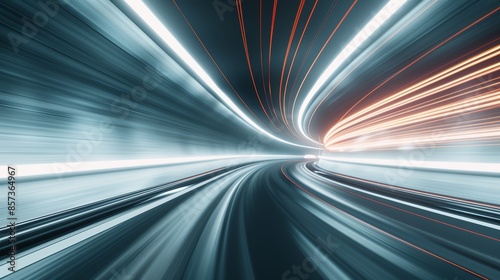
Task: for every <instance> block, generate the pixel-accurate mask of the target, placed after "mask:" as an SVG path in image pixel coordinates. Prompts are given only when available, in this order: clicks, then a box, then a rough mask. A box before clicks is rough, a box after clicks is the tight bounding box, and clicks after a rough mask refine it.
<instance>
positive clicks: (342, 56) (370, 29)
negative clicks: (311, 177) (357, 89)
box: [297, 0, 406, 145]
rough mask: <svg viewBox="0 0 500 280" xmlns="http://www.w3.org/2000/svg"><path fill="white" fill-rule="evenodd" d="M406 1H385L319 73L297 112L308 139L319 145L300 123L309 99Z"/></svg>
mask: <svg viewBox="0 0 500 280" xmlns="http://www.w3.org/2000/svg"><path fill="white" fill-rule="evenodd" d="M405 2H406V0H391V1H389V3H387V4H386V5H385V6H384V7H383V8H382V9H381V10H380V11H379V12H378V13H377V14H376V15H375V16H374V17H373V18H372V19H371V20H370V22H368V24H367V25H366V26H365V27H364V28H363V29H361V31H360V32H359V33H358V34H357V35H356V36H355V37H354V38H353V39H352V40H351V41H350V42H349V43H348V44H347V46H346V47H345V48H344V49H343V50H342V51H341V52H340V53H339V54H338V55H337V57H336V58H335V59H334V60H333V61H332V62H331V63H330V65H329V66H328V67H327V68H326V70H325V71H324V72H323V74H321V76H320V77H319V79H318V80H317V81H316V83H315V84H314V85H313V87H312V88H311V90H310V91H309V93H308V94H307V95H306V98H305V99H304V102H303V103H302V105H301V106H300V110H299V114H298V116H297V120H298V122H297V123H298V127H299V131H300V133H301V134H302V135H304V136H305V137H306V138H307V139H309V140H310V141H312V142H314V143H316V144H319V145H321V143H319V142H317V141H315V140H314V139H312V138H311V137H309V135H307V133H306V132H305V131H304V126H303V125H302V123H303V121H304V114H305V112H306V109H307V107H308V106H309V105H310V103H311V101H312V100H313V98H314V97H315V95H316V94H317V93H318V92H319V90H320V89H321V87H323V86H324V85H325V83H326V82H327V81H328V80H329V79H330V77H331V76H332V75H333V73H334V72H335V71H337V69H338V68H339V67H340V65H342V63H344V62H345V61H346V60H347V59H348V58H349V57H350V56H351V55H352V54H353V53H354V51H355V50H356V49H357V48H358V47H359V46H361V45H362V44H363V43H364V42H365V41H366V39H368V38H369V37H370V36H371V35H372V34H373V33H374V32H375V31H377V29H378V28H379V27H380V26H381V25H382V24H383V23H384V22H385V21H387V20H388V19H389V18H390V17H391V16H392V15H393V14H394V13H395V12H396V11H397V10H399V8H401V6H402V5H403V4H404V3H405Z"/></svg>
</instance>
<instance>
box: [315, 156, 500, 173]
mask: <svg viewBox="0 0 500 280" xmlns="http://www.w3.org/2000/svg"><path fill="white" fill-rule="evenodd" d="M318 158H319V159H323V160H328V161H335V162H344V163H355V164H368V165H374V166H387V167H400V166H401V165H402V163H404V162H403V161H401V160H392V159H374V158H347V157H328V156H318ZM412 167H413V168H419V169H432V170H448V171H465V172H479V173H494V174H500V163H485V162H457V161H418V162H415V164H414V166H412Z"/></svg>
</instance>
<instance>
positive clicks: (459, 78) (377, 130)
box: [324, 45, 500, 151]
mask: <svg viewBox="0 0 500 280" xmlns="http://www.w3.org/2000/svg"><path fill="white" fill-rule="evenodd" d="M499 56H500V45H497V46H495V47H493V48H490V49H488V50H486V51H484V52H482V53H480V54H478V55H475V56H473V57H472V58H469V59H467V60H465V61H462V62H460V63H457V64H455V65H453V66H452V67H449V68H448V69H446V70H444V71H441V72H439V73H437V74H435V75H433V76H431V77H429V78H427V79H425V80H423V81H421V82H418V83H416V84H414V85H409V86H407V87H406V88H405V89H403V90H401V91H398V92H395V93H391V94H388V96H387V97H385V98H383V99H381V100H380V101H377V102H375V103H374V104H371V105H368V106H365V107H364V108H363V109H360V110H358V111H356V112H353V113H351V114H350V115H348V116H347V117H345V118H344V119H342V120H341V121H339V122H338V123H336V124H335V125H334V126H333V127H332V128H331V129H330V130H329V131H328V132H327V134H326V135H325V138H324V143H325V146H326V148H327V149H329V150H331V151H339V150H351V151H352V150H374V149H396V148H399V147H402V146H405V145H408V144H410V143H412V142H418V143H427V142H432V143H433V144H435V145H439V146H445V145H450V144H454V143H460V142H466V141H473V143H476V144H477V143H482V144H488V143H493V144H495V145H497V144H498V140H499V139H500V129H499V126H498V124H499V123H500V117H499V116H498V111H499V110H500V91H499V85H498V81H497V80H498V79H490V80H487V81H485V82H482V83H474V84H470V82H471V81H474V80H476V81H477V80H478V79H479V78H481V77H486V76H488V75H491V74H493V73H498V71H499V70H500V63H498V62H497V61H498V57H499ZM461 118H463V119H464V120H462V119H461ZM450 120H456V123H454V122H450ZM458 123H459V127H460V129H459V130H458V129H457V124H458ZM436 135H439V136H436Z"/></svg>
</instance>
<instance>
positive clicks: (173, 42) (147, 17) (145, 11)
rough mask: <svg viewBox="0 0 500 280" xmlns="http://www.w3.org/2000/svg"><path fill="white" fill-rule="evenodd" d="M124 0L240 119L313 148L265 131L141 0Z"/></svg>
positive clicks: (257, 127) (256, 127)
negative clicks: (228, 94) (220, 86)
mask: <svg viewBox="0 0 500 280" xmlns="http://www.w3.org/2000/svg"><path fill="white" fill-rule="evenodd" d="M125 2H126V3H127V4H128V5H129V6H130V8H132V10H134V12H136V13H137V15H139V17H140V18H141V19H142V20H143V21H144V22H145V23H146V24H147V25H148V26H149V27H150V28H151V29H152V30H153V31H154V32H155V33H156V34H157V35H158V36H159V37H160V38H161V39H162V40H163V41H164V42H165V43H166V44H167V45H168V46H169V47H170V48H171V49H172V50H173V51H174V52H175V54H177V55H178V56H179V57H180V58H181V59H182V60H183V61H184V62H185V63H186V65H188V66H189V67H190V68H191V69H192V70H193V71H194V72H195V73H196V75H198V77H199V78H200V79H201V80H202V81H203V82H204V83H205V84H206V85H207V86H208V87H209V88H210V89H211V90H212V91H214V92H215V94H217V96H218V97H219V98H220V99H221V100H222V101H223V102H224V103H225V104H226V105H227V106H228V107H229V108H230V109H231V110H232V111H233V112H234V113H236V115H238V116H239V117H240V118H241V119H243V120H244V121H245V122H246V123H248V124H249V125H250V126H252V127H253V128H255V129H256V130H258V131H259V132H261V133H262V134H265V135H266V136H268V137H270V138H272V139H275V140H278V141H280V142H282V143H286V144H289V145H294V146H298V147H303V148H313V149H317V148H315V147H309V146H303V145H299V144H295V143H292V142H288V141H286V140H283V139H281V138H278V137H276V136H274V135H273V134H271V133H269V132H267V131H266V130H265V129H263V128H262V127H260V126H259V125H258V124H256V123H255V122H254V121H253V120H252V119H251V118H249V117H248V116H247V115H246V114H245V113H244V112H243V111H242V110H241V109H240V108H238V106H236V104H234V102H233V101H232V100H231V99H230V98H229V97H228V96H227V95H226V94H225V93H224V92H223V91H222V90H221V89H220V88H219V87H218V86H217V84H215V82H214V81H213V80H212V78H210V76H209V75H208V74H207V72H205V70H203V68H202V67H201V66H200V65H199V64H198V63H197V62H196V60H195V59H194V58H193V57H192V56H191V55H190V54H189V52H188V51H187V50H186V49H185V48H184V47H183V46H182V45H181V43H179V41H177V39H176V38H175V37H174V36H173V35H172V33H170V31H168V29H167V28H166V27H165V26H164V25H163V24H162V23H161V21H160V20H159V19H158V18H157V17H156V15H155V14H154V13H153V12H152V11H151V10H150V9H149V8H148V7H147V6H146V4H144V2H142V1H141V0H125Z"/></svg>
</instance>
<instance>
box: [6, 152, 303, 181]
mask: <svg viewBox="0 0 500 280" xmlns="http://www.w3.org/2000/svg"><path fill="white" fill-rule="evenodd" d="M290 157H291V158H295V157H296V158H301V156H294V155H221V156H198V157H174V158H155V159H137V160H110V161H87V162H80V163H75V164H74V165H75V166H74V167H73V166H66V165H64V164H58V163H39V164H18V165H16V166H15V167H16V169H18V170H20V172H19V176H22V177H28V176H46V175H61V174H66V173H75V172H86V171H87V172H88V171H102V170H113V169H123V168H141V167H153V166H162V165H169V164H182V163H191V162H201V161H211V160H225V159H253V160H259V159H275V158H290ZM68 165H70V164H68ZM0 169H4V170H7V166H6V165H0ZM7 176H9V175H8V174H7V173H6V172H5V174H0V179H3V178H7Z"/></svg>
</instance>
